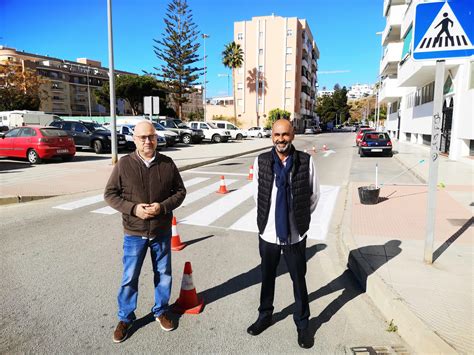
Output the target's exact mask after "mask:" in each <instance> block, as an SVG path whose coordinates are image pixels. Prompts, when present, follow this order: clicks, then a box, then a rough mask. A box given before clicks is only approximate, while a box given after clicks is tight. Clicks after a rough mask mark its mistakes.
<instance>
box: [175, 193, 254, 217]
mask: <svg viewBox="0 0 474 355" xmlns="http://www.w3.org/2000/svg"><path fill="white" fill-rule="evenodd" d="M252 193H253V189H252V184H246V185H245V186H244V187H242V188H240V189H239V190H238V191H234V192H231V193H229V194H227V195H225V196H224V197H222V198H220V199H219V200H217V201H215V202H213V203H211V204H210V205H207V206H206V207H204V208H202V209H200V210H199V211H197V212H195V213H193V214H192V215H190V216H188V217H186V218H184V219H183V221H184V223H185V224H192V225H197V226H208V225H211V224H212V223H213V222H214V221H216V220H217V219H219V218H220V217H222V216H223V215H225V214H226V213H227V212H230V211H231V210H233V209H234V208H236V207H237V206H238V205H239V204H240V203H242V202H243V201H244V200H246V199H247V198H249V197H250V196H252Z"/></svg>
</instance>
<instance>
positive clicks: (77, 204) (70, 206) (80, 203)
mask: <svg viewBox="0 0 474 355" xmlns="http://www.w3.org/2000/svg"><path fill="white" fill-rule="evenodd" d="M103 200H104V195H102V194H100V195H95V196H90V197H86V198H83V199H81V200H77V201H72V202H69V203H65V204H62V205H59V206H54V207H53V208H56V209H58V210H68V211H71V210H75V209H76V208H81V207H85V206H89V205H93V204H94V203H97V202H101V201H103Z"/></svg>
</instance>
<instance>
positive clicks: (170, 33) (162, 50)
mask: <svg viewBox="0 0 474 355" xmlns="http://www.w3.org/2000/svg"><path fill="white" fill-rule="evenodd" d="M164 22H165V25H166V26H165V32H164V33H162V38H161V39H158V40H157V39H154V41H155V43H156V44H157V45H155V46H153V48H154V52H155V54H156V56H157V57H158V59H161V60H162V61H163V62H164V63H163V64H162V65H161V66H160V67H159V68H157V67H155V70H157V71H158V73H157V74H155V75H157V76H158V77H160V78H162V80H163V81H164V82H165V83H166V84H167V86H168V91H169V93H170V94H171V98H172V100H173V102H174V105H175V109H176V112H177V113H178V117H179V118H182V106H183V103H185V102H188V98H187V96H188V95H189V94H191V93H193V92H196V91H197V89H196V88H195V87H194V86H195V85H197V84H198V82H197V80H198V79H199V75H200V73H201V72H202V71H203V69H202V68H198V67H196V66H195V65H193V64H194V63H196V62H198V61H200V60H201V58H199V55H198V54H197V52H198V50H199V47H200V44H199V42H197V39H198V36H199V31H198V30H197V25H195V24H194V22H193V15H192V12H191V10H190V9H189V7H188V4H187V1H186V0H171V2H170V3H169V4H168V9H167V12H166V15H165V18H164Z"/></svg>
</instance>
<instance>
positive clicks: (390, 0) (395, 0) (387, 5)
mask: <svg viewBox="0 0 474 355" xmlns="http://www.w3.org/2000/svg"><path fill="white" fill-rule="evenodd" d="M405 2H406V0H384V2H383V15H384V16H387V13H388V10H389V9H391V7H392V6H396V5H404V4H405Z"/></svg>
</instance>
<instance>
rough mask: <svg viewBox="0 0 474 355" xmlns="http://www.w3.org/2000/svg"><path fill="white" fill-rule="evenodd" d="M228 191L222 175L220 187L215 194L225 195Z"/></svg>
mask: <svg viewBox="0 0 474 355" xmlns="http://www.w3.org/2000/svg"><path fill="white" fill-rule="evenodd" d="M228 192H229V191H227V187H226V186H225V179H224V175H222V176H221V186H219V190H217V193H219V194H226V193H228Z"/></svg>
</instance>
